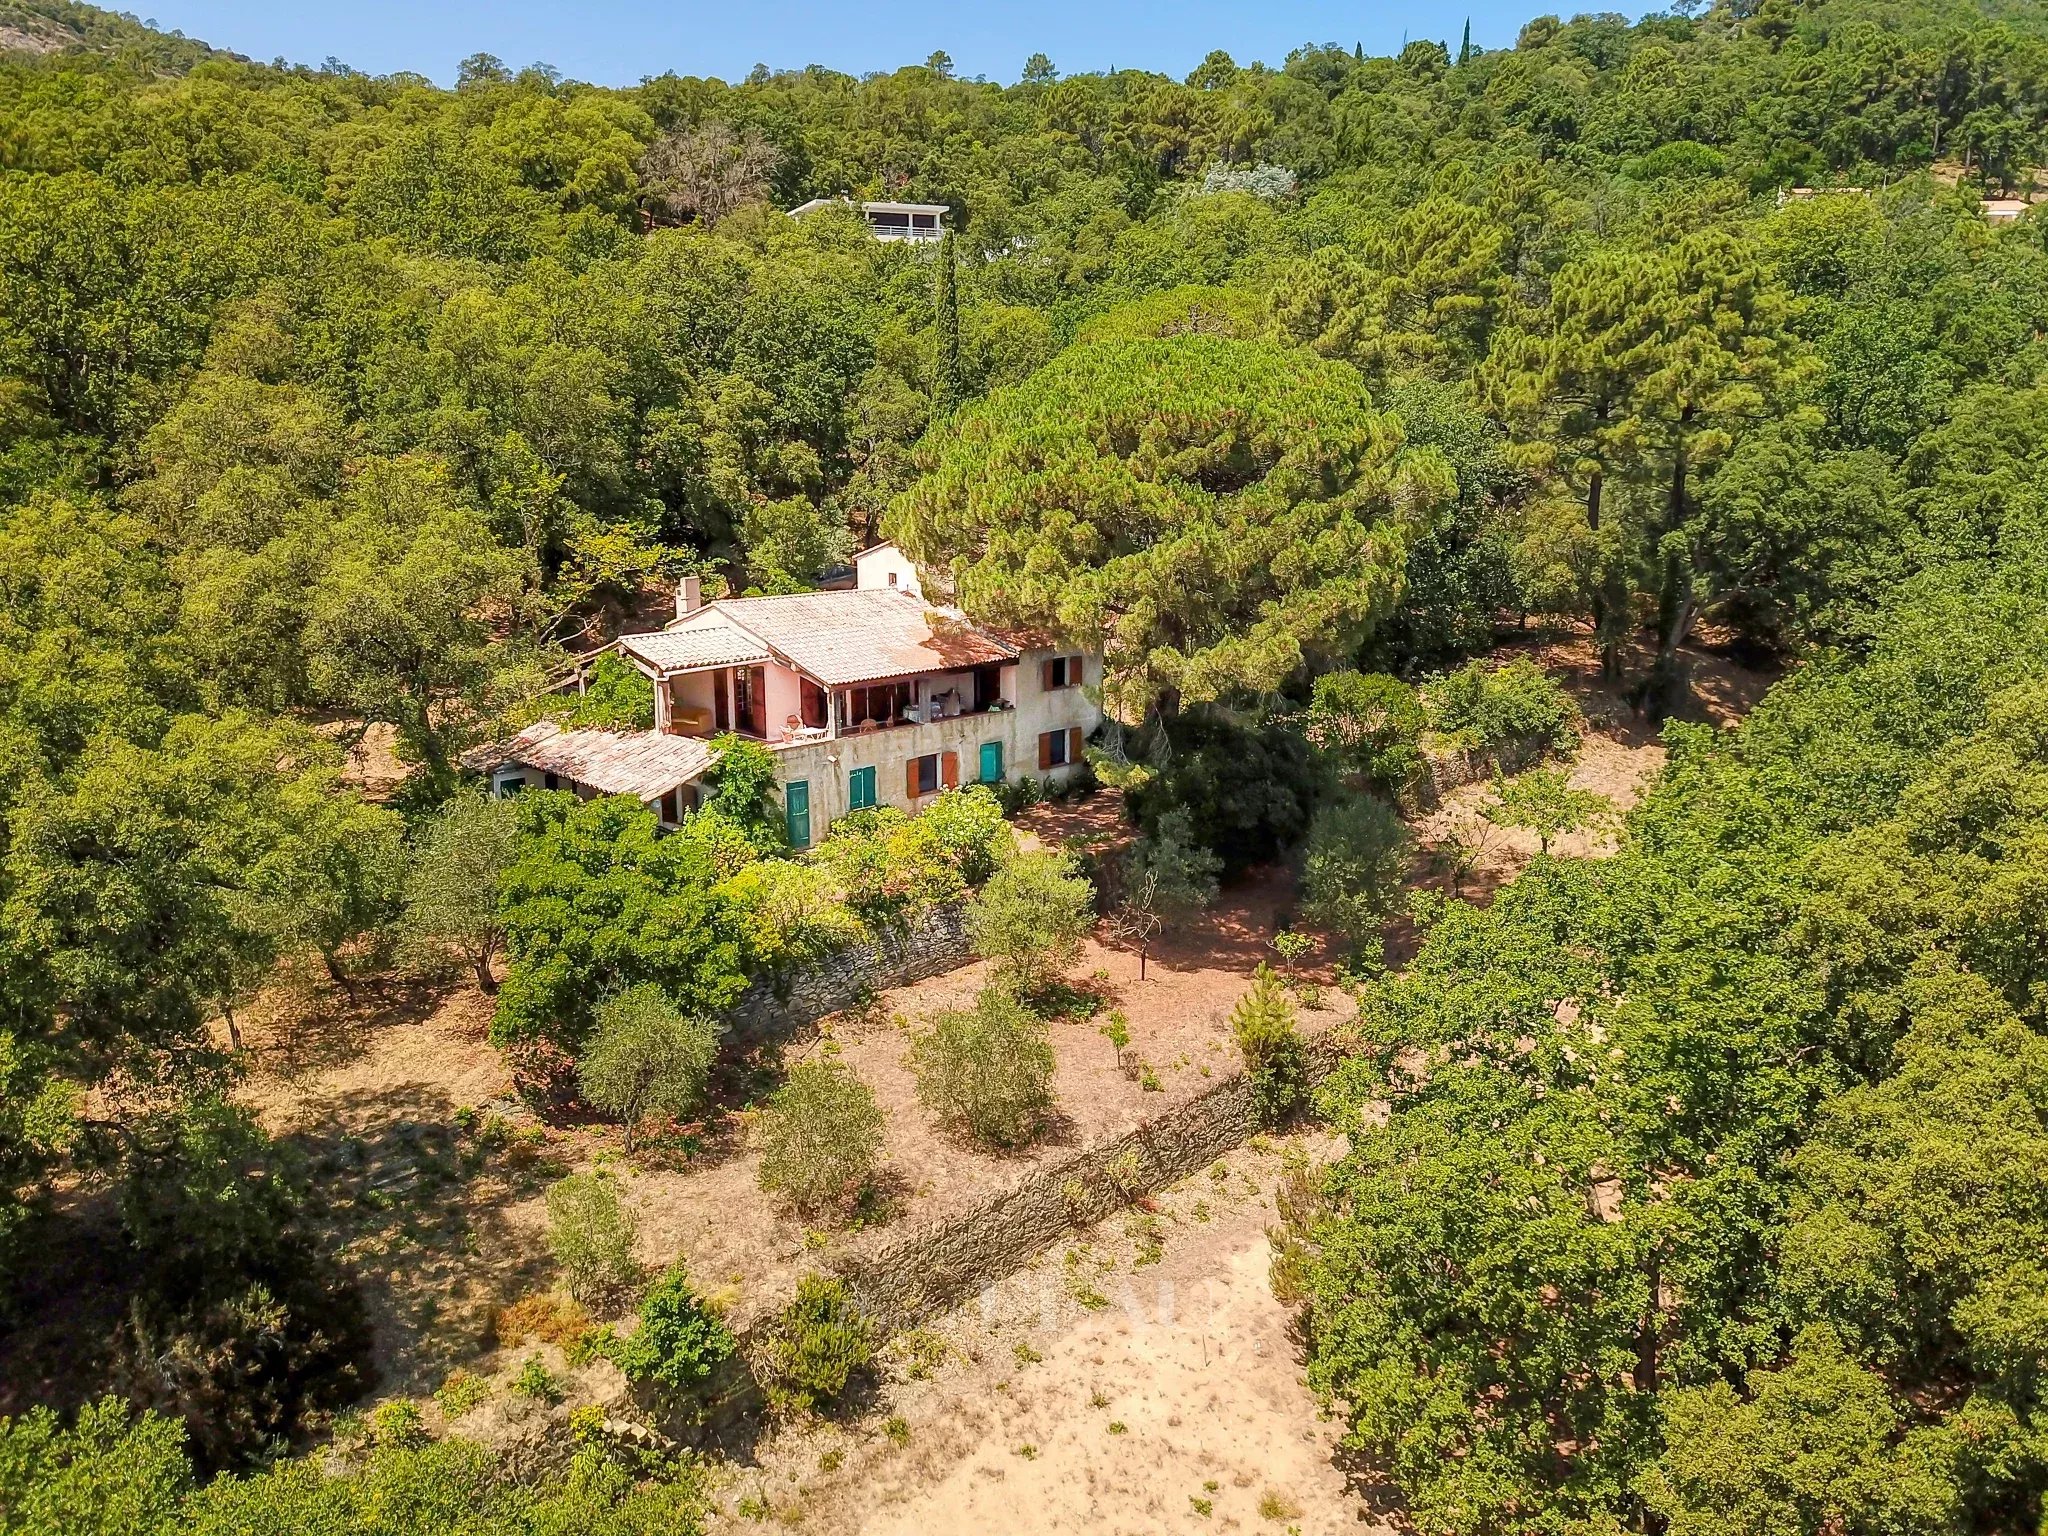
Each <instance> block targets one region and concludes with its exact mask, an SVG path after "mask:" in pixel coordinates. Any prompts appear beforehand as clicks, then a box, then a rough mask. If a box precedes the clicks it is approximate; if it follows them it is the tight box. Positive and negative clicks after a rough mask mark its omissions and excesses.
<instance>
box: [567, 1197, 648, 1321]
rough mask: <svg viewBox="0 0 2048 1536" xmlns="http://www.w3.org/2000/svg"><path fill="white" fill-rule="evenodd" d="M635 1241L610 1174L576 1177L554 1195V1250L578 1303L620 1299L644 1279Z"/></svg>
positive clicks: (629, 1218) (570, 1290) (631, 1220)
mask: <svg viewBox="0 0 2048 1536" xmlns="http://www.w3.org/2000/svg"><path fill="white" fill-rule="evenodd" d="M633 1237H634V1224H633V1218H632V1216H631V1215H630V1214H628V1213H627V1211H626V1209H625V1207H624V1206H622V1205H621V1204H620V1203H619V1190H618V1181H617V1180H615V1179H613V1178H612V1177H611V1176H610V1175H609V1174H603V1173H572V1174H570V1175H569V1177H568V1178H566V1179H563V1180H561V1181H560V1182H559V1183H557V1184H555V1185H554V1187H553V1188H551V1189H550V1190H549V1191H548V1250H549V1251H550V1252H551V1253H553V1254H554V1256H555V1262H556V1263H557V1264H559V1265H561V1266H562V1277H563V1279H564V1280H565V1281H566V1282H567V1284H568V1287H569V1294H570V1295H572V1296H574V1297H576V1298H577V1299H578V1300H580V1301H592V1300H597V1299H600V1298H603V1297H607V1296H613V1295H616V1294H617V1293H618V1292H620V1291H622V1290H624V1289H626V1288H627V1287H628V1286H630V1285H631V1284H632V1283H633V1282H634V1280H636V1279H637V1278H639V1274H640V1267H639V1265H638V1264H637V1263H636V1262H635V1261H634V1258H633Z"/></svg>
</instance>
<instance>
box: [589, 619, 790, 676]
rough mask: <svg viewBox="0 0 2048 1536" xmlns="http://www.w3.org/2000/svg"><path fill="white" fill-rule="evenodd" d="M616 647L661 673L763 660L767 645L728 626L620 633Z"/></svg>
mask: <svg viewBox="0 0 2048 1536" xmlns="http://www.w3.org/2000/svg"><path fill="white" fill-rule="evenodd" d="M619 648H620V649H621V650H624V651H627V652H629V653H630V654H632V655H634V656H638V657H639V658H640V659H641V660H642V661H644V662H646V663H647V664H648V665H649V666H651V667H658V668H660V669H661V670H662V671H664V672H691V671H695V670H696V669H697V668H699V667H737V666H743V665H745V664H746V663H748V662H754V661H766V660H767V659H768V647H767V646H765V645H763V644H762V643H761V642H760V641H759V640H757V639H755V638H754V637H753V636H752V635H750V634H748V633H746V631H744V630H741V629H735V628H733V627H732V626H731V625H727V624H720V625H710V626H705V627H700V628H695V629H663V630H657V631H655V632H654V633H653V634H648V635H622V636H620V638H619Z"/></svg>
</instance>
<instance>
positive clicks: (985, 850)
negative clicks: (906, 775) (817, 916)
mask: <svg viewBox="0 0 2048 1536" xmlns="http://www.w3.org/2000/svg"><path fill="white" fill-rule="evenodd" d="M1015 851H1016V838H1015V837H1014V835H1013V834H1012V833H1011V831H1010V825H1009V823H1008V822H1006V821H1004V820H1003V806H1002V803H1001V802H1000V801H999V800H998V799H997V797H996V795H995V794H993V793H991V792H990V791H989V790H988V789H987V788H985V787H984V786H982V785H978V784H971V785H968V786H967V787H965V788H962V789H949V790H946V791H945V792H944V793H942V794H941V795H939V797H938V798H937V799H936V800H934V801H933V802H932V803H931V804H930V805H928V806H926V807H925V809H924V810H923V811H922V812H921V813H920V814H918V815H916V816H907V815H905V814H904V813H903V812H902V811H899V810H896V809H895V808H894V807H889V806H882V807H876V808H875V809H872V810H864V811H854V812H852V813H851V814H850V815H846V816H842V817H840V818H839V820H837V821H835V822H834V823H832V831H831V834H830V835H829V836H828V837H827V838H826V839H825V841H824V842H822V843H820V844H819V845H818V847H817V850H816V851H815V852H814V853H813V854H812V855H811V862H812V863H813V864H815V865H817V866H818V867H819V868H821V869H824V870H827V871H829V872H830V873H831V875H832V878H833V880H834V882H835V883H836V885H837V887H838V889H839V891H840V893H841V896H842V899H843V900H844V901H845V903H846V905H847V906H848V907H850V908H851V909H852V910H853V912H854V913H855V914H856V915H857V916H858V917H859V918H860V920H861V921H862V923H864V924H865V925H867V926H868V927H869V928H877V927H884V926H887V925H890V924H894V923H900V922H903V921H905V920H907V919H909V918H911V917H914V916H916V915H917V914H918V913H920V912H925V911H929V910H930V909H931V908H933V907H936V906H941V905H943V904H945V903H946V902H949V901H957V900H959V899H960V898H961V897H962V896H964V895H966V894H967V892H968V891H970V890H971V889H973V888H974V887H975V886H977V885H980V884H981V883H982V882H983V881H985V880H987V879H988V877H989V876H990V875H991V874H993V873H994V872H995V870H996V869H997V868H998V867H1000V866H1001V865H1002V864H1003V863H1004V861H1005V860H1007V859H1008V858H1009V857H1010V856H1011V855H1012V854H1013V853H1014V852H1015Z"/></svg>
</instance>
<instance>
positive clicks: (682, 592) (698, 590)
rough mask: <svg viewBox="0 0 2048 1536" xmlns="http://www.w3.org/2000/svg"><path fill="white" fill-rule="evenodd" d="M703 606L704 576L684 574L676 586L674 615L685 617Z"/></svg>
mask: <svg viewBox="0 0 2048 1536" xmlns="http://www.w3.org/2000/svg"><path fill="white" fill-rule="evenodd" d="M703 606H704V578H703V577H701V576H685V577H684V578H683V579H682V581H681V582H680V583H679V584H678V585H677V587H676V617H677V618H679V619H687V618H688V617H689V616H690V615H691V614H693V613H695V612H696V611H697V610H698V609H699V608H702V607H703Z"/></svg>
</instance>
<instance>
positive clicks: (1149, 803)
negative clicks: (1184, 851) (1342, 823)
mask: <svg viewBox="0 0 2048 1536" xmlns="http://www.w3.org/2000/svg"><path fill="white" fill-rule="evenodd" d="M1172 734H1173V750H1172V754H1171V756H1170V757H1169V758H1168V759H1167V760H1166V761H1165V762H1163V763H1162V764H1161V765H1160V767H1159V771H1158V773H1157V775H1156V776H1155V777H1153V778H1152V779H1150V780H1148V781H1147V782H1145V783H1144V784H1141V785H1138V786H1136V787H1134V788H1132V789H1130V790H1127V791H1125V796H1124V800H1125V804H1126V805H1128V806H1129V807H1130V811H1131V815H1132V816H1133V817H1134V818H1135V819H1136V821H1137V823H1138V825H1139V826H1140V827H1141V828H1142V829H1143V830H1144V831H1145V832H1146V833H1147V834H1148V835H1152V836H1156V835H1158V832H1159V827H1160V820H1161V818H1162V817H1164V816H1166V815H1167V814H1168V813H1170V812H1172V811H1174V810H1184V811H1186V812H1187V817H1188V822H1187V825H1188V831H1189V832H1190V833H1191V834H1192V836H1193V838H1194V840H1195V842H1196V843H1198V844H1200V845H1201V846H1202V847H1204V848H1207V849H1208V850H1209V851H1210V852H1212V853H1214V854H1215V855H1216V856H1217V857H1218V858H1219V859H1221V860H1222V861H1223V873H1224V874H1225V875H1232V874H1236V873H1238V872H1239V871H1241V870H1244V869H1247V868H1249V867H1250V866H1251V865H1253V864H1258V863H1262V862H1264V861H1267V860H1270V859H1273V858H1275V857H1277V856H1278V855H1280V854H1282V853H1284V852H1286V850H1288V849H1290V848H1292V847H1293V846H1294V845H1295V844H1296V843H1298V842H1300V841H1301V837H1302V834H1303V833H1304V832H1305V831H1307V830H1308V820H1309V813H1310V811H1311V810H1312V809H1313V808H1314V804H1315V798H1316V780H1317V775H1316V772H1315V768H1314V765H1313V764H1312V762H1311V761H1310V758H1309V748H1308V743H1307V742H1306V741H1305V740H1304V739H1303V738H1302V737H1300V736H1298V735H1296V734H1295V733H1293V732H1292V731H1288V730H1285V729H1282V728H1280V727H1278V726H1272V725H1267V726H1261V727H1258V728H1251V727H1247V726H1242V725H1239V724H1237V723H1235V722H1234V721H1230V720H1226V719H1224V718H1222V717H1221V716H1218V715H1212V714H1210V713H1208V712H1206V711H1203V712H1197V713H1189V714H1186V715H1183V716H1182V717H1181V718H1180V720H1179V721H1178V722H1176V724H1175V725H1174V727H1173V733H1172Z"/></svg>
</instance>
